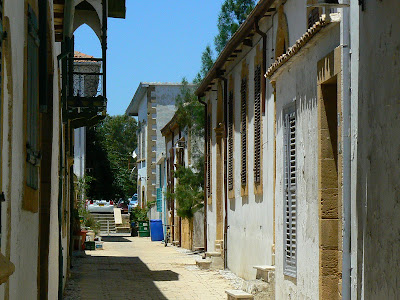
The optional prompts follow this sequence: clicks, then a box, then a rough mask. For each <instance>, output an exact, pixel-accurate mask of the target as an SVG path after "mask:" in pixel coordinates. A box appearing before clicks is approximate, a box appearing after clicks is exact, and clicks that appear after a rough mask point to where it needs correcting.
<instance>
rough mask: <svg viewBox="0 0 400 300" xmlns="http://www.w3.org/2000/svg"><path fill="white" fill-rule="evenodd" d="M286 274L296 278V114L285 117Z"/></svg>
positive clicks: (290, 113) (293, 111)
mask: <svg viewBox="0 0 400 300" xmlns="http://www.w3.org/2000/svg"><path fill="white" fill-rule="evenodd" d="M284 139H285V186H284V187H285V191H284V196H285V211H284V218H285V237H284V241H285V259H284V260H285V269H284V271H285V274H287V275H290V276H296V250H297V230H296V226H297V205H296V112H295V110H294V109H292V110H291V111H288V112H287V113H286V115H285V137H284Z"/></svg>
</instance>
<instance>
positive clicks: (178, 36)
mask: <svg viewBox="0 0 400 300" xmlns="http://www.w3.org/2000/svg"><path fill="white" fill-rule="evenodd" d="M222 1H223V0H184V1H182V0H175V1H173V0H153V1H149V0H127V1H126V10H127V14H126V19H125V20H123V19H112V18H109V19H108V53H107V98H108V107H107V111H108V113H109V114H110V115H117V114H123V113H125V109H126V108H127V106H128V105H129V103H130V101H131V99H132V97H133V95H134V93H135V91H136V89H137V87H138V85H139V83H140V82H141V81H161V82H180V81H181V80H182V78H183V77H186V78H187V79H188V80H192V79H193V78H194V77H195V75H196V73H197V72H198V71H199V69H200V60H201V53H202V52H203V50H204V49H205V47H206V45H207V44H210V45H211V46H213V41H214V36H215V35H216V34H217V19H218V13H219V10H220V7H221V3H222ZM75 50H76V51H80V52H83V53H86V54H89V55H93V56H97V57H100V55H101V48H100V42H99V40H98V38H97V36H96V35H95V34H94V32H93V31H92V30H91V29H90V28H89V27H88V26H87V25H83V26H81V27H80V28H78V29H77V30H76V32H75ZM214 55H215V51H214Z"/></svg>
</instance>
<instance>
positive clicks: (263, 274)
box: [253, 265, 275, 282]
mask: <svg viewBox="0 0 400 300" xmlns="http://www.w3.org/2000/svg"><path fill="white" fill-rule="evenodd" d="M253 268H254V269H256V270H257V274H256V279H260V280H263V281H265V282H271V277H272V276H273V274H274V272H275V266H268V265H264V266H254V267H253Z"/></svg>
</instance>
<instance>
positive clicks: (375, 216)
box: [353, 0, 400, 299]
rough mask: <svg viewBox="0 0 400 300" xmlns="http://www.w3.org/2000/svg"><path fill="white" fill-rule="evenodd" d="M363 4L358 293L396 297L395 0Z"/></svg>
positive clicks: (399, 174) (398, 112)
mask: <svg viewBox="0 0 400 300" xmlns="http://www.w3.org/2000/svg"><path fill="white" fill-rule="evenodd" d="M365 5H366V7H365V11H363V12H360V27H359V28H360V32H359V34H360V52H359V55H360V62H359V90H358V126H357V127H358V149H357V151H358V154H357V173H356V175H357V177H356V178H357V202H358V203H357V211H358V214H359V218H358V227H359V236H358V243H359V245H358V246H359V249H361V247H362V246H363V247H364V252H363V253H361V252H359V255H358V261H357V263H358V264H359V268H358V270H359V274H358V278H359V280H360V281H359V285H360V286H359V291H362V292H361V299H398V298H399V296H400V291H399V282H400V273H399V271H398V270H399V269H400V255H399V253H400V242H399V232H400V222H399V218H400V198H399V197H400V196H399V195H400V193H399V190H400V181H399V178H400V165H399V155H400V135H399V132H400V125H399V124H400V120H399V116H400V106H399V94H400V77H399V74H400V20H399V15H400V6H399V3H398V1H396V0H388V1H376V0H374V1H366V3H365ZM353 75H355V74H353ZM353 175H355V173H353ZM362 263H363V268H362V267H361V266H362ZM362 281H363V282H362ZM361 282H362V286H361Z"/></svg>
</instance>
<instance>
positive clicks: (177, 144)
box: [176, 141, 186, 149]
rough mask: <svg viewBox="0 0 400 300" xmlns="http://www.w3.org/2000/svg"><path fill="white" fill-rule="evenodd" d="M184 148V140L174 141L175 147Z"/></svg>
mask: <svg viewBox="0 0 400 300" xmlns="http://www.w3.org/2000/svg"><path fill="white" fill-rule="evenodd" d="M185 148H186V141H177V142H176V149H185Z"/></svg>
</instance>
